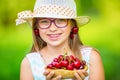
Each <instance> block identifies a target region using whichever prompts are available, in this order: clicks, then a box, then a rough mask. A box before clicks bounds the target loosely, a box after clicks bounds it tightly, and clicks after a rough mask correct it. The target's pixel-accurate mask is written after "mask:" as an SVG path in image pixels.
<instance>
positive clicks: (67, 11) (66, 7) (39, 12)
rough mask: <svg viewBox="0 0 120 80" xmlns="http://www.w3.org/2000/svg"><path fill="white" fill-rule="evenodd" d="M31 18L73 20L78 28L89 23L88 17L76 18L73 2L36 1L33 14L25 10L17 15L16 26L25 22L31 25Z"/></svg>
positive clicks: (55, 0)
mask: <svg viewBox="0 0 120 80" xmlns="http://www.w3.org/2000/svg"><path fill="white" fill-rule="evenodd" d="M33 18H63V19H74V20H76V22H77V25H78V26H83V25H85V24H87V23H88V22H89V21H90V18H89V17H88V16H77V11H76V4H75V0H36V3H35V6H34V10H33V12H32V11H30V10H27V11H22V12H20V13H18V19H16V25H19V24H22V23H25V22H28V23H30V24H31V25H32V19H33Z"/></svg>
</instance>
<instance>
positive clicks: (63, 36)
mask: <svg viewBox="0 0 120 80" xmlns="http://www.w3.org/2000/svg"><path fill="white" fill-rule="evenodd" d="M70 22H71V21H70V20H68V19H51V18H42V19H38V23H37V24H38V29H39V34H40V37H41V38H42V39H43V40H44V41H45V42H46V43H47V45H51V46H59V45H61V44H65V43H68V39H69V34H70V31H71V28H72V27H71V23H70Z"/></svg>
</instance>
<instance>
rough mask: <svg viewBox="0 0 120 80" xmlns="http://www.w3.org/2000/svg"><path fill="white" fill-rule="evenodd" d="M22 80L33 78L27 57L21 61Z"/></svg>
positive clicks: (31, 79)
mask: <svg viewBox="0 0 120 80" xmlns="http://www.w3.org/2000/svg"><path fill="white" fill-rule="evenodd" d="M20 80H33V77H32V71H31V69H30V64H29V61H28V59H27V58H26V57H25V58H24V59H23V60H22V62H21V67H20Z"/></svg>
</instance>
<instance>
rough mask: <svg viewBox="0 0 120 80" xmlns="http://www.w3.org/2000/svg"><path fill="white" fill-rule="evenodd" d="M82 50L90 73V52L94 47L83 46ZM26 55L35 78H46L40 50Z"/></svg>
mask: <svg viewBox="0 0 120 80" xmlns="http://www.w3.org/2000/svg"><path fill="white" fill-rule="evenodd" d="M80 51H81V54H82V59H83V60H85V61H86V64H87V65H88V70H87V72H88V74H89V72H90V66H89V60H90V54H91V51H92V48H83V49H81V50H80ZM26 57H27V58H28V60H29V63H30V66H31V70H32V74H33V77H34V80H45V76H44V75H43V72H44V68H45V64H44V61H43V58H42V57H41V56H40V54H39V53H38V52H34V53H30V54H27V56H26ZM65 80H71V79H65ZM85 80H89V76H87V77H86V78H85Z"/></svg>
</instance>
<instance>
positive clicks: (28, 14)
mask: <svg viewBox="0 0 120 80" xmlns="http://www.w3.org/2000/svg"><path fill="white" fill-rule="evenodd" d="M25 13H26V15H24V16H21V14H25ZM32 14H33V13H32V12H31V11H23V12H20V13H19V14H18V16H19V18H18V19H16V25H19V24H22V23H25V22H28V23H29V24H30V25H32V20H33V18H43V17H47V18H62V19H74V20H75V21H76V23H77V26H79V27H80V26H83V25H85V24H87V23H89V21H90V17H89V16H77V17H67V16H57V15H54V16H53V15H42V16H41V15H32Z"/></svg>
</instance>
